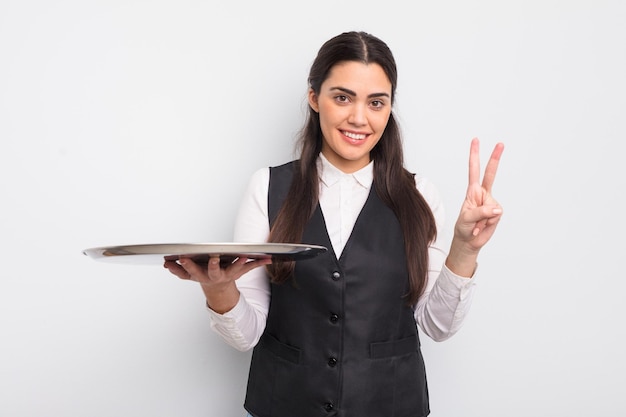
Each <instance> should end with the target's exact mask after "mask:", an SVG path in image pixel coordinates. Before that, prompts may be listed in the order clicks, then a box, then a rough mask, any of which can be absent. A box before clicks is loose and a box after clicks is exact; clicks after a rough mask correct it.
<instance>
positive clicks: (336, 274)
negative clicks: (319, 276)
mask: <svg viewBox="0 0 626 417" xmlns="http://www.w3.org/2000/svg"><path fill="white" fill-rule="evenodd" d="M339 278H341V274H340V273H339V271H335V272H333V280H335V281H337V280H338V279H339Z"/></svg>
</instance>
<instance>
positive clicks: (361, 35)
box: [267, 32, 437, 304]
mask: <svg viewBox="0 0 626 417" xmlns="http://www.w3.org/2000/svg"><path fill="white" fill-rule="evenodd" d="M346 61H357V62H362V63H364V64H370V63H375V64H378V65H380V66H381V67H382V69H383V70H384V71H385V73H386V74H387V77H388V78H389V81H390V82H391V93H392V94H391V103H392V105H393V103H394V97H395V94H396V86H397V79H398V74H397V68H396V62H395V59H394V57H393V54H392V53H391V51H390V49H389V48H388V46H387V45H386V44H385V43H384V42H383V41H381V40H380V39H378V38H376V37H375V36H372V35H370V34H368V33H365V32H345V33H342V34H340V35H338V36H336V37H334V38H332V39H330V40H328V41H327V42H326V43H324V45H322V47H321V48H320V50H319V52H318V54H317V57H316V59H315V61H314V62H313V65H312V66H311V70H310V72H309V78H308V82H309V87H310V88H311V89H312V90H313V91H314V92H315V94H317V95H319V93H320V89H321V86H322V83H323V82H324V80H326V78H327V77H328V74H329V73H330V70H331V69H332V67H333V66H334V65H336V64H338V63H340V62H346ZM322 140H323V138H322V131H321V127H320V118H319V114H318V113H316V112H315V111H313V109H312V108H311V107H310V106H309V113H308V116H307V120H306V122H305V124H304V126H303V128H302V130H301V131H300V134H299V138H298V147H299V149H300V158H299V160H300V163H298V164H297V170H296V172H295V173H294V178H293V182H292V183H291V187H290V189H289V193H288V194H287V198H286V199H285V202H284V204H283V206H282V207H281V209H280V211H279V212H278V215H277V217H276V219H275V221H274V224H273V226H272V228H271V231H270V236H269V239H268V241H269V242H286V243H301V239H302V234H303V232H304V228H305V226H306V224H307V222H308V221H309V220H310V218H311V216H312V215H313V211H314V210H315V207H316V206H317V203H318V197H319V177H318V172H317V163H316V161H317V158H318V155H319V153H320V152H321V150H322ZM370 157H371V159H372V160H373V161H374V184H373V185H374V190H375V191H376V193H378V195H379V196H380V198H381V199H382V200H383V202H384V203H385V204H386V205H387V206H388V207H390V208H391V209H392V210H393V212H394V213H395V215H396V217H397V218H398V221H399V222H400V225H401V227H402V231H403V234H404V245H405V251H406V259H407V269H408V272H409V280H410V289H409V293H408V294H407V296H406V299H407V301H408V302H409V303H411V304H414V303H416V302H417V299H418V298H419V296H420V295H421V294H422V293H423V291H424V288H425V286H426V279H427V273H428V246H429V244H430V242H432V241H433V240H434V239H435V237H436V234H437V229H436V225H435V219H434V217H433V214H432V212H431V210H430V207H429V206H428V204H427V203H426V201H425V200H424V198H423V197H422V195H421V194H420V193H419V192H418V191H417V189H416V187H415V178H414V176H413V174H411V173H410V172H408V171H407V170H406V169H405V167H404V157H403V151H402V137H401V134H400V129H399V126H398V124H397V123H396V120H395V118H394V114H393V111H392V112H391V115H390V116H389V121H388V122H387V126H386V128H385V131H384V133H383V135H382V137H381V139H380V140H379V142H378V144H377V145H376V146H375V147H374V148H373V149H372V151H371V153H370ZM267 269H268V271H269V273H270V276H271V278H272V282H275V283H280V282H284V281H286V280H287V279H289V277H290V276H291V275H292V273H293V269H294V264H293V263H292V262H277V263H274V264H271V265H268V267H267Z"/></svg>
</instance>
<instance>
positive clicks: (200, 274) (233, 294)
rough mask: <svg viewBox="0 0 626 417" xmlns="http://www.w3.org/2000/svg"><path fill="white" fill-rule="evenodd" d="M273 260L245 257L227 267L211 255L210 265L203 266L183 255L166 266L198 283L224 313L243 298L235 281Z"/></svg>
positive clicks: (208, 302) (182, 276)
mask: <svg viewBox="0 0 626 417" xmlns="http://www.w3.org/2000/svg"><path fill="white" fill-rule="evenodd" d="M270 263H272V260H271V258H266V259H248V258H245V257H241V258H237V259H236V260H234V261H233V262H232V263H231V264H229V265H227V266H223V265H220V259H219V256H215V257H211V258H209V262H208V263H207V264H206V265H200V264H198V263H196V262H194V261H193V260H192V259H190V258H180V259H179V260H178V261H166V262H165V263H164V264H163V266H164V267H165V268H167V269H168V270H169V271H170V272H171V273H172V274H174V275H176V276H177V277H178V278H180V279H184V280H188V281H196V282H198V283H199V284H200V286H201V288H202V291H203V292H204V295H205V297H206V299H207V305H208V306H209V308H211V309H212V310H214V311H215V312H217V313H220V314H223V313H225V312H227V311H230V310H231V309H232V308H233V307H235V305H236V304H237V302H238V301H239V290H238V289H237V286H236V285H235V281H236V280H237V279H239V278H240V277H241V276H242V275H244V274H245V273H247V272H249V271H251V270H253V269H255V268H258V267H260V266H265V265H269V264H270Z"/></svg>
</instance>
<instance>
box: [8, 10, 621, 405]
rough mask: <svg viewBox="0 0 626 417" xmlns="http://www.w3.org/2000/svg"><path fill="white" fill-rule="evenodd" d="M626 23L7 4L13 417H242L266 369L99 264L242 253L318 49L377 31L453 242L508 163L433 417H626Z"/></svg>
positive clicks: (151, 277) (177, 284)
mask: <svg viewBox="0 0 626 417" xmlns="http://www.w3.org/2000/svg"><path fill="white" fill-rule="evenodd" d="M624 22H626V6H625V3H624V2H622V1H621V0H615V1H602V0H593V1H592V0H589V1H578V0H573V1H572V0H570V1H565V0H563V1H554V0H543V1H517V0H515V1H496V0H492V1H489V0H479V1H460V0H459V1H445V0H443V1H415V2H409V1H390V0H387V1H380V0H377V1H364V0H358V1H357V0H332V1H328V0H318V1H315V2H304V3H301V2H287V1H284V2H272V1H266V2H257V1H251V0H246V1H240V2H226V1H222V2H216V1H212V2H210V1H199V0H182V1H173V0H160V1H147V0H145V1H139V0H123V1H122V0H95V1H79V0H73V1H72V0H57V1H44V0H2V1H1V2H0V141H1V142H0V143H1V147H0V198H1V199H2V203H1V205H0V245H1V252H0V254H1V255H2V269H1V272H0V274H1V276H0V309H1V310H0V338H1V339H0V414H1V415H2V416H7V417H8V416H11V417H18V416H19V417H22V416H24V417H26V416H67V417H84V416H90V417H100V416H107V417H108V416H116V417H126V416H151V417H178V416H187V417H206V416H233V417H236V416H242V415H243V409H242V403H243V396H244V390H245V383H246V378H247V368H248V363H249V353H240V352H237V351H235V350H233V349H231V348H230V347H227V346H226V345H225V344H224V343H223V342H222V341H221V340H220V339H219V338H218V337H217V336H216V335H214V334H213V333H212V332H211V331H210V329H209V325H208V318H207V315H206V312H205V310H204V306H203V298H202V294H201V291H200V290H199V288H197V286H196V284H194V283H190V282H184V281H179V280H177V279H175V278H174V277H172V276H171V275H169V274H168V273H167V272H166V271H165V270H164V269H162V268H161V267H160V266H159V265H155V266H137V265H120V264H108V263H101V262H97V261H94V260H92V259H90V258H88V257H86V256H84V255H83V254H82V250H83V249H84V248H88V247H93V246H103V245H118V244H131V243H157V242H220V241H229V240H231V231H232V226H233V219H234V212H235V210H236V208H237V206H238V202H239V199H240V197H241V195H242V193H243V191H244V187H245V185H246V183H247V181H248V178H249V176H250V174H251V173H252V172H253V171H254V170H256V169H258V168H260V167H264V166H269V165H276V164H279V163H282V162H286V161H288V160H289V159H291V158H292V156H293V137H294V134H295V132H296V131H297V130H298V129H299V127H300V125H301V123H302V120H303V115H304V109H305V107H304V98H305V93H306V76H307V72H308V68H309V65H310V64H311V62H312V60H313V58H314V56H315V54H316V52H317V50H318V48H319V47H320V45H321V44H322V42H324V41H325V40H326V39H328V38H330V37H331V36H334V35H336V34H338V33H340V32H342V31H345V30H353V29H356V30H366V31H369V32H371V33H373V34H375V35H377V36H379V37H381V38H382V39H383V40H385V41H386V42H387V43H388V44H389V46H390V47H391V49H392V50H393V52H394V53H395V56H396V59H397V61H398V65H399V70H400V78H399V89H398V100H397V108H396V110H397V113H398V116H399V118H400V122H401V126H402V128H403V130H404V133H405V139H406V142H405V149H406V162H407V165H408V167H409V168H410V169H411V170H412V171H415V172H418V173H420V174H422V175H425V176H427V177H429V178H430V179H431V180H432V181H433V182H434V183H435V184H436V185H437V186H438V187H439V190H440V192H441V193H442V195H443V196H444V201H445V203H446V207H447V209H448V221H449V224H448V227H450V226H451V225H452V222H453V221H454V219H455V217H456V213H457V210H458V208H459V207H460V203H461V201H462V198H463V196H464V192H465V186H466V176H467V168H466V167H467V155H468V150H469V142H470V140H471V138H472V137H473V136H478V137H479V138H481V140H482V145H483V146H482V152H481V154H482V157H483V161H486V159H487V157H488V154H489V152H490V150H491V149H492V147H493V145H494V144H495V143H496V142H498V141H503V142H504V143H505V144H506V150H505V153H504V156H503V159H502V163H501V167H500V171H499V173H498V178H497V180H496V184H495V188H494V194H495V196H496V197H497V198H498V199H499V200H500V202H501V204H502V205H503V206H504V208H505V216H504V218H503V220H502V222H501V224H500V227H499V229H498V231H497V233H496V236H495V237H494V238H493V240H492V241H491V242H490V244H489V246H488V247H486V248H485V250H484V251H483V253H482V254H481V258H480V267H479V268H480V269H479V276H478V277H477V279H479V280H480V286H479V290H478V293H477V297H476V299H475V302H474V306H473V309H472V312H471V314H470V316H469V318H468V321H467V323H466V325H465V327H464V328H463V329H462V330H461V331H460V333H459V334H457V335H456V336H455V337H454V338H452V339H450V340H449V341H446V342H443V343H434V342H432V341H430V340H426V339H425V338H424V339H425V340H423V349H424V356H425V358H426V361H427V371H428V375H429V385H430V390H431V406H432V416H433V417H449V416H464V417H474V416H475V417H502V416H507V417H518V416H519V417H527V416H549V417H552V416H568V417H571V416H581V417H582V416H585V417H587V416H623V415H624V414H625V413H626V397H625V396H624V389H625V388H626V361H625V359H624V353H623V352H624V348H625V346H624V336H625V333H626V326H625V325H624V322H623V319H624V317H625V312H624V307H623V305H624V300H623V298H624V293H625V289H626V285H625V284H624V278H625V274H624V267H623V259H624V258H623V256H624V243H623V242H624V236H625V234H626V227H625V222H624V214H623V210H622V208H621V205H622V204H623V196H624V189H625V188H626V169H625V165H626V164H625V161H624V158H623V149H624V140H625V139H626V122H625V120H626V117H625V116H626V26H625V25H624ZM445 233H449V229H448V230H447V231H446V232H445Z"/></svg>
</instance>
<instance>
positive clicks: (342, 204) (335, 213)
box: [208, 154, 475, 351]
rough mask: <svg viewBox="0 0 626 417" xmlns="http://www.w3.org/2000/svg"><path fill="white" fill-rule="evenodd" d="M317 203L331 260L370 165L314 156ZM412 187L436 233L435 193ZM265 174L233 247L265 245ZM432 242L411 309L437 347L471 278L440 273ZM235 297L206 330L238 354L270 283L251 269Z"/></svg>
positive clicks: (254, 184) (260, 323)
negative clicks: (346, 166)
mask: <svg viewBox="0 0 626 417" xmlns="http://www.w3.org/2000/svg"><path fill="white" fill-rule="evenodd" d="M317 163H318V173H319V176H320V193H319V203H320V207H321V209H322V213H323V214H324V219H325V222H326V228H327V231H328V235H329V237H330V240H331V243H332V246H333V250H334V251H335V254H336V256H337V257H340V256H341V252H342V251H343V248H344V246H345V243H346V241H347V240H348V238H349V237H350V234H351V233H352V228H353V227H354V224H355V222H356V219H357V216H358V215H359V213H360V212H361V209H362V208H363V206H364V204H365V201H366V199H367V196H368V194H369V192H370V188H371V186H372V181H373V162H372V163H370V164H368V165H367V166H366V167H364V168H362V169H361V170H359V171H357V172H354V173H352V174H346V173H344V172H342V171H340V170H339V169H337V168H336V167H335V166H333V165H332V164H331V163H330V162H328V160H327V159H326V158H325V157H324V156H323V155H322V154H320V157H319V158H318V161H317ZM416 187H417V189H418V190H419V191H420V193H421V194H422V196H423V197H424V198H425V199H426V201H427V202H428V204H429V206H430V208H431V210H432V212H433V215H434V216H435V221H436V223H437V229H438V230H442V227H443V224H444V211H443V207H442V205H441V201H440V199H439V194H438V192H437V190H436V188H435V187H434V186H433V185H432V183H430V182H429V181H428V180H426V179H424V178H419V177H416ZM268 191H269V169H268V168H263V169H260V170H258V171H257V172H255V173H254V174H253V176H252V178H251V180H250V182H249V184H248V189H247V192H246V193H245V194H244V197H243V200H242V203H241V205H240V208H239V212H238V215H237V220H236V223H235V232H234V241H235V242H239V243H259V242H266V241H267V238H268V236H269V220H268V208H267V198H268ZM441 235H442V233H439V234H438V238H437V240H436V241H435V242H433V243H432V244H431V245H430V247H429V252H428V255H429V268H428V282H427V285H426V289H425V291H424V293H423V294H422V296H421V297H420V299H419V301H418V302H417V304H416V305H415V309H414V311H415V320H416V322H417V324H418V326H419V327H420V328H421V330H422V331H423V332H424V333H425V334H426V335H428V336H429V337H431V338H432V339H434V340H437V341H442V340H445V339H447V338H449V337H451V336H452V335H453V334H455V333H456V332H457V331H458V330H459V329H460V327H461V325H462V323H463V320H464V318H465V317H466V315H467V313H468V311H469V307H470V305H471V300H472V296H473V292H474V287H475V278H472V279H468V278H464V277H460V276H457V275H455V274H454V273H452V272H451V271H450V270H449V269H448V268H446V267H445V265H444V262H445V259H446V256H447V248H448V247H447V246H445V244H444V240H445V238H444V237H443V236H441ZM236 283H237V288H238V289H239V291H240V293H241V296H240V297H239V301H238V303H237V305H236V306H235V307H234V308H233V309H232V310H230V311H228V312H226V313H224V314H218V313H216V312H214V311H212V310H210V309H208V311H209V314H210V319H211V328H212V329H213V330H214V331H215V332H217V333H218V334H220V335H221V336H222V337H223V338H224V340H225V341H226V342H227V343H228V344H230V345H232V346H233V347H235V348H236V349H238V350H242V351H245V350H249V349H251V348H252V347H254V346H255V345H256V343H257V342H258V340H259V339H260V337H261V335H262V333H263V330H264V329H265V321H266V319H267V313H268V310H269V303H270V296H271V294H270V283H269V277H268V276H267V273H266V271H265V268H256V269H254V270H252V271H250V272H249V273H247V274H245V275H244V276H242V277H241V278H239V279H238V280H237V282H236Z"/></svg>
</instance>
